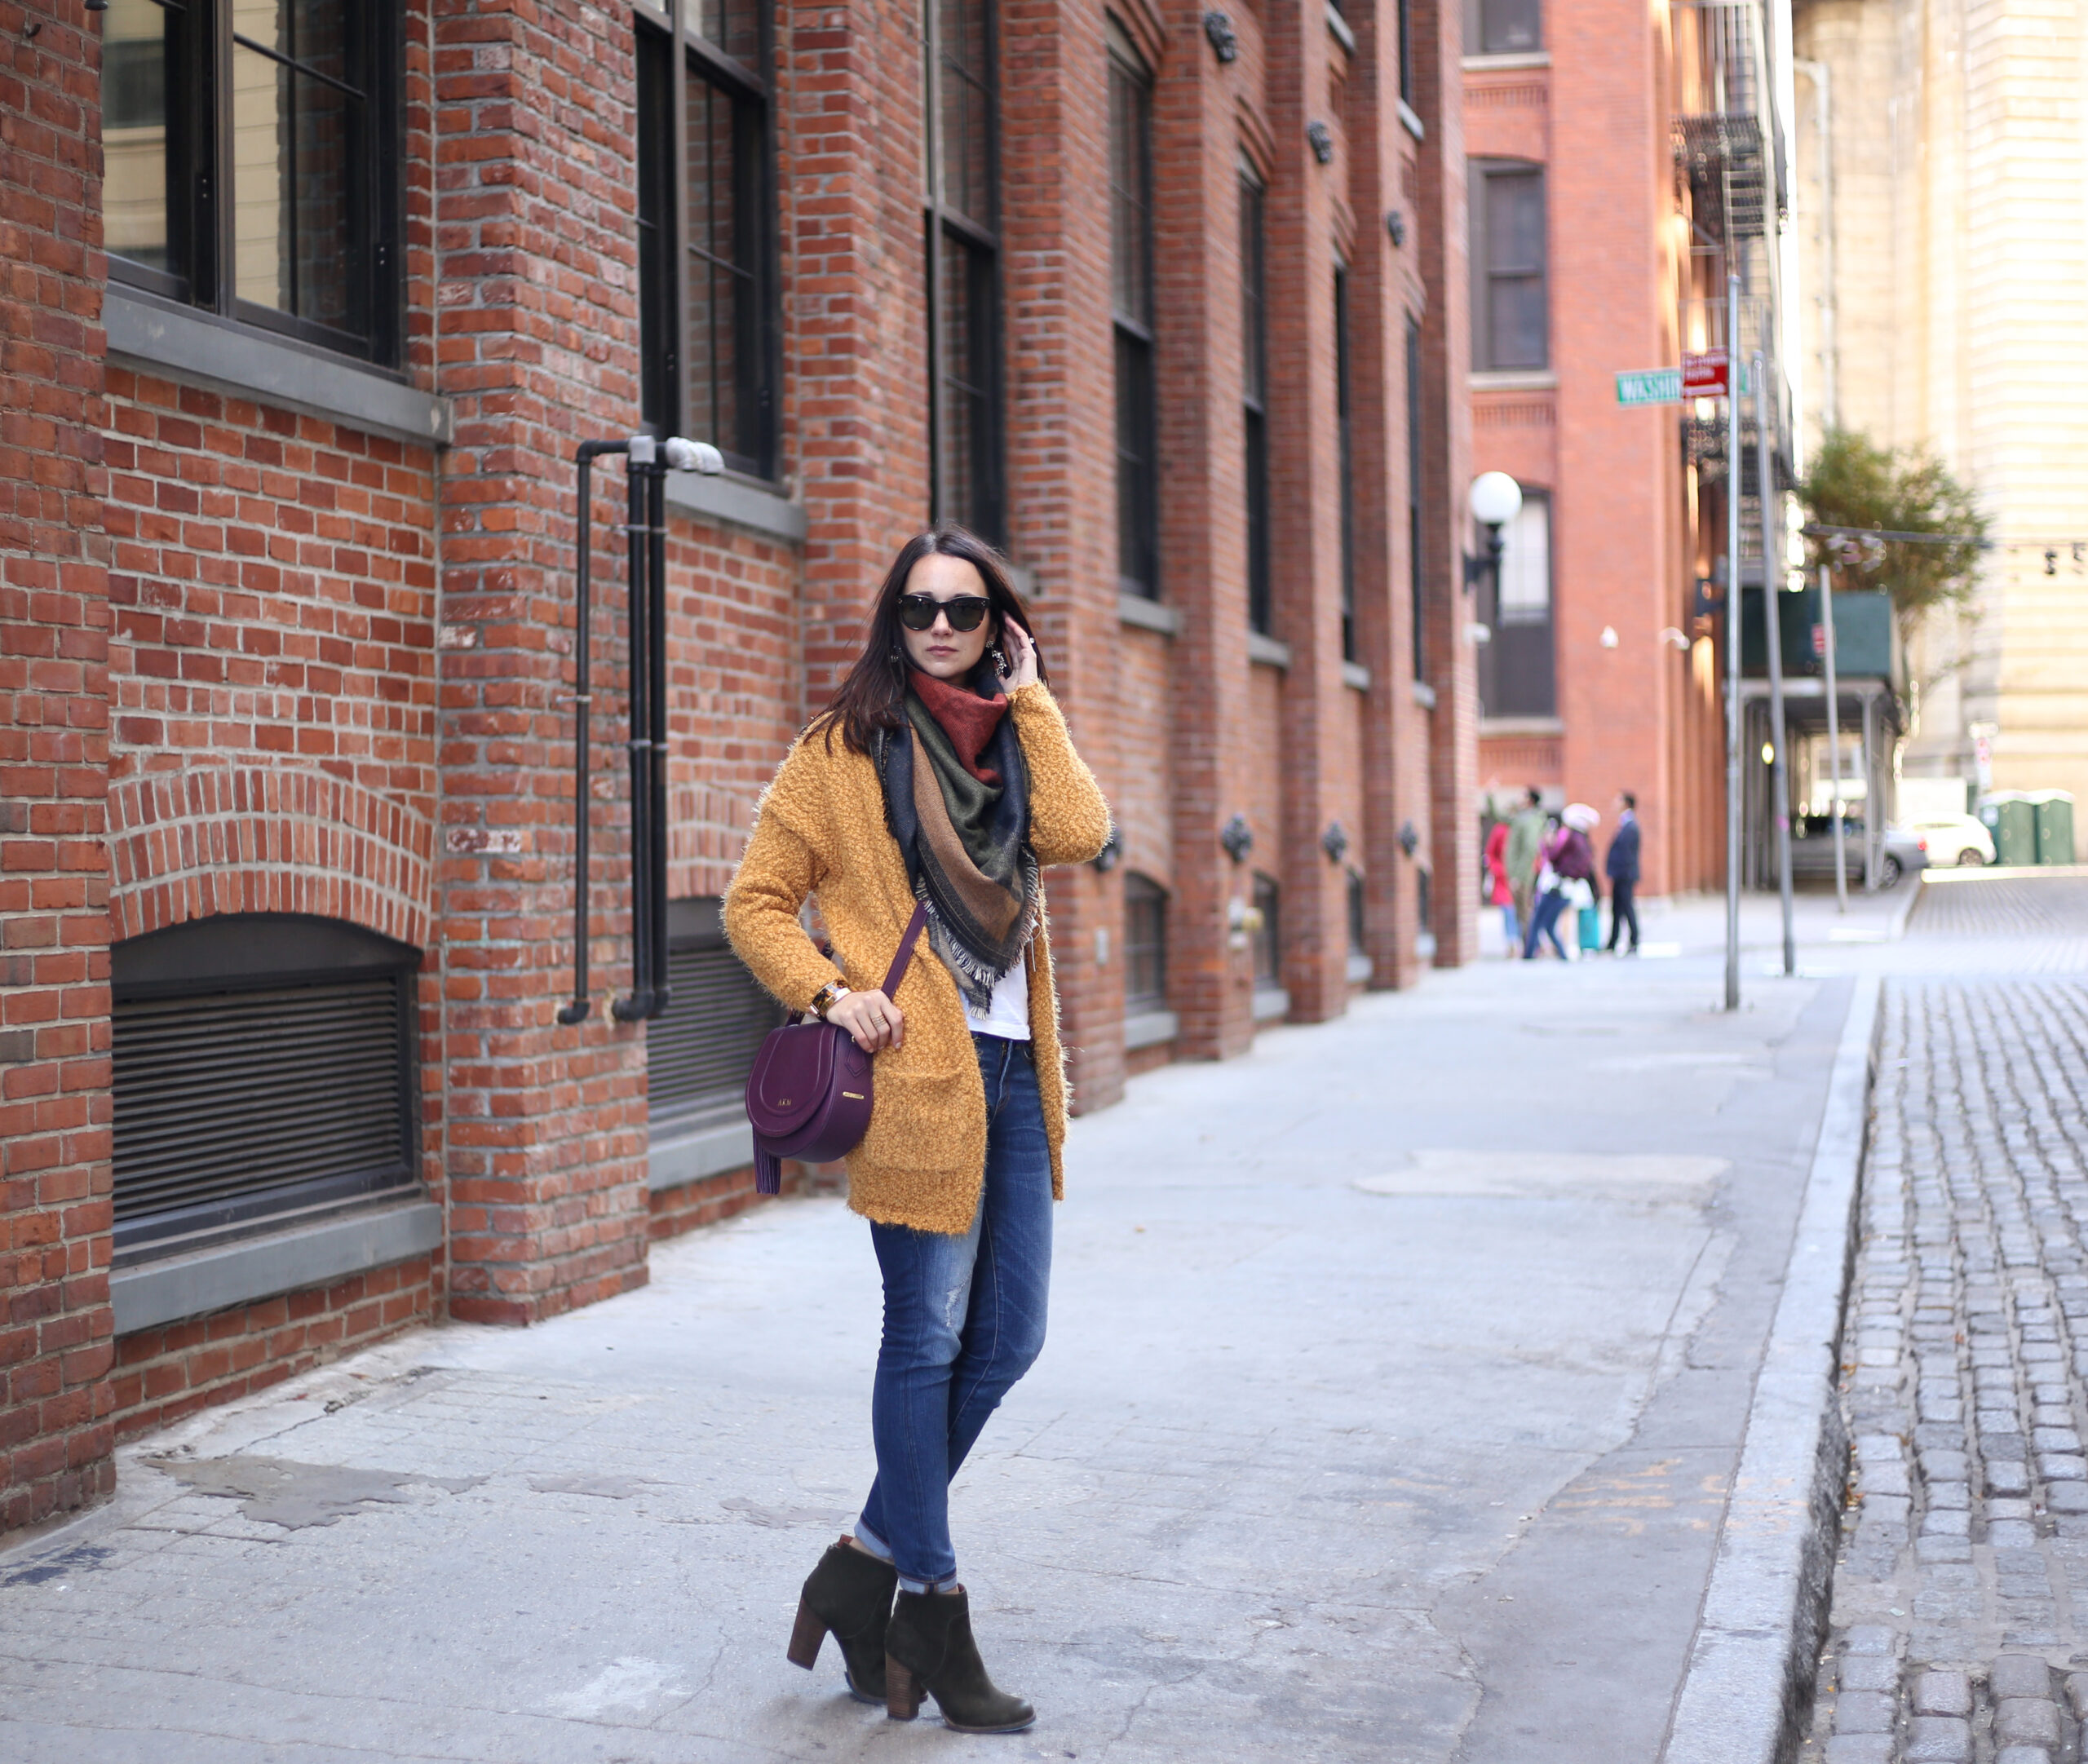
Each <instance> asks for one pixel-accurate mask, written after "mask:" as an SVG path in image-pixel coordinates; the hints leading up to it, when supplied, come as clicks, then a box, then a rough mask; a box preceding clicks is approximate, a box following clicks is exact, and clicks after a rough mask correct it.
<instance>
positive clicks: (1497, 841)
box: [1486, 820, 1523, 957]
mask: <svg viewBox="0 0 2088 1764" xmlns="http://www.w3.org/2000/svg"><path fill="white" fill-rule="evenodd" d="M1486 904H1488V905H1489V906H1492V907H1498V908H1500V909H1501V924H1502V930H1503V931H1506V934H1507V948H1508V954H1509V955H1510V957H1513V956H1514V955H1515V950H1516V948H1517V946H1518V945H1519V944H1521V942H1522V940H1523V930H1522V925H1521V922H1520V921H1519V920H1518V919H1517V918H1516V917H1515V891H1514V890H1513V889H1512V888H1511V887H1510V886H1508V824H1507V822H1506V821H1505V820H1497V821H1496V822H1494V824H1493V831H1492V832H1490V833H1488V834H1487V836H1486Z"/></svg>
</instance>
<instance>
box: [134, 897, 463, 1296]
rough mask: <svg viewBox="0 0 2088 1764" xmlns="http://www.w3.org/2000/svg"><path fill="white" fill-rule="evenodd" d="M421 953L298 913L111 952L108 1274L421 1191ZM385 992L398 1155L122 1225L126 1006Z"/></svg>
mask: <svg viewBox="0 0 2088 1764" xmlns="http://www.w3.org/2000/svg"><path fill="white" fill-rule="evenodd" d="M421 966H422V955H421V952H420V951H419V950H418V949H415V948H414V947H413V946H412V945H411V944H403V943H400V942H399V941H397V940H396V939H393V938H390V937H387V936H384V935H383V934H381V933H379V932H377V931H370V930H368V929H367V928H365V927H364V926H359V925H356V924H352V923H351V922H347V921H346V920H341V919H330V918H324V917H316V916H314V915H310V914H305V913H220V914H217V915H215V916H213V917H207V918H202V919H192V920H188V921H185V922H183V923H180V924H178V925H173V926H166V927H165V928H163V929H161V930H160V931H150V932H147V933H146V934H144V935H142V936H139V937H133V938H128V939H124V940H122V941H121V942H119V943H117V944H113V945H112V946H111V949H110V985H109V995H110V1019H111V1037H110V1043H111V1052H110V1066H111V1079H110V1092H111V1099H112V1110H113V1123H114V1125H113V1134H112V1139H113V1149H112V1156H111V1165H112V1177H113V1183H112V1187H113V1204H114V1210H115V1214H116V1220H115V1226H114V1247H115V1259H116V1262H117V1265H118V1266H119V1267H120V1266H126V1265H129V1264H131V1263H135V1262H144V1261H149V1260H152V1259H153V1258H156V1257H159V1256H166V1255H174V1254H179V1253H186V1252H187V1251H188V1250H190V1249H195V1248H197V1247H199V1246H200V1245H202V1244H205V1243H212V1242H218V1241H224V1240H232V1239H236V1238H239V1237H243V1236H251V1235H253V1234H254V1233H255V1232H259V1231H268V1230H270V1229H272V1228H276V1227H278V1226H279V1225H280V1223H281V1222H282V1221H283V1220H284V1219H285V1218H288V1217H293V1216H294V1217H296V1218H300V1219H303V1218H312V1217H313V1216H315V1215H321V1214H329V1213H333V1212H339V1211H347V1210H351V1209H354V1208H356V1207H358V1206H362V1205H369V1204H371V1203H372V1202H374V1201H378V1200H392V1199H396V1198H398V1197H400V1196H402V1195H405V1194H409V1193H415V1192H418V1191H421V1190H422V1182H421V1178H420V1167H419V1166H420V1153H421V1096H420V1084H419V1082H418V1073H419V1070H420V1063H421V1058H420V1024H419V1000H418V976H419V974H420V970H421ZM373 982H384V983H387V984H389V985H390V986H391V987H392V988H394V989H395V990H394V1006H393V1008H394V1010H395V1011H396V1018H395V1022H396V1027H397V1036H398V1039H397V1044H396V1050H395V1053H394V1055H393V1059H392V1067H393V1075H394V1079H395V1081H396V1108H397V1111H398V1112H397V1116H396V1126H397V1130H398V1148H399V1156H397V1157H396V1159H394V1160H390V1161H383V1162H380V1163H376V1164H373V1165H369V1167H367V1168H365V1169H358V1170H352V1171H347V1172H337V1173H334V1174H329V1175H325V1176H321V1177H315V1178H305V1179H299V1180H293V1181H290V1182H278V1183H261V1184H255V1185H254V1186H252V1187H245V1188H241V1189H238V1190H237V1191H233V1192H232V1193H230V1194H228V1195H224V1196H221V1197H219V1198H217V1199H215V1200H196V1201H192V1202H190V1203H189V1204H188V1205H179V1206H172V1207H161V1208H158V1209H153V1208H149V1207H148V1209H146V1210H144V1211H142V1212H136V1213H130V1214H129V1216H128V1217H126V1212H128V1209H127V1208H126V1196H125V1170H124V1164H125V1160H126V1147H125V1145H124V1139H125V1130H126V1123H125V1118H124V1117H125V1114H126V1094H125V1093H126V1088H127V1085H126V1078H127V1077H128V1074H127V1073H126V1058H125V1049H124V1042H125V1039H126V1034H125V1030H126V1022H128V1021H131V1020H135V1019H134V1016H133V1013H134V1010H135V1009H136V1007H141V1006H142V1007H144V1008H145V1009H146V1010H151V1009H152V1007H154V1006H169V1005H179V1004H182V1003H184V1002H188V1001H194V1002H196V1003H197V1004H198V1005H203V1004H206V1003H207V1004H210V1005H214V1006H215V1005H218V1004H221V1003H222V1002H223V1001H225V1000H227V999H231V998H237V997H239V996H241V995H242V994H248V995H281V994H283V993H291V992H295V991H299V990H307V989H319V988H338V987H342V986H348V985H357V984H369V983H373Z"/></svg>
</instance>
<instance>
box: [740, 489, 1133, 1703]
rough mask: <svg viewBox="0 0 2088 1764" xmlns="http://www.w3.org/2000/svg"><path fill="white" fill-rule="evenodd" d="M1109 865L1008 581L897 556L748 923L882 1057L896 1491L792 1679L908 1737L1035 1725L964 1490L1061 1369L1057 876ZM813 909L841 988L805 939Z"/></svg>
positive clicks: (781, 787) (792, 985)
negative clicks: (995, 1424)
mask: <svg viewBox="0 0 2088 1764" xmlns="http://www.w3.org/2000/svg"><path fill="white" fill-rule="evenodd" d="M1108 837H1109V809H1108V804H1107V803H1106V802H1104V801H1103V799H1102V793H1101V791H1100V790H1099V789H1098V788H1097V787H1096V785H1095V779H1094V776H1093V775H1092V774H1090V772H1089V771H1088V769H1087V767H1086V765H1085V764H1084V763H1082V760H1081V758H1080V755H1079V754H1077V753H1075V752H1074V751H1073V742H1072V740H1071V738H1070V737H1069V736H1068V734H1067V732H1066V725H1065V722H1064V718H1062V717H1061V716H1060V715H1059V707H1058V705H1056V704H1055V702H1054V701H1053V700H1052V697H1051V692H1050V691H1049V690H1048V689H1047V688H1046V686H1045V684H1044V670H1043V668H1042V665H1041V664H1040V663H1039V661H1038V660H1037V646H1036V644H1035V643H1034V642H1033V640H1032V639H1031V636H1030V630H1029V614H1028V612H1026V611H1025V610H1024V607H1023V604H1022V602H1021V600H1020V599H1019V598H1018V597H1017V596H1016V595H1015V590H1013V589H1012V588H1011V586H1009V584H1008V579H1007V575H1006V571H1005V569H1004V568H1002V563H1001V560H1000V559H999V557H998V555H996V554H995V553H994V551H993V549H992V547H990V546H988V545H986V544H985V543H984V542H982V541H981V540H980V539H977V538H975V537H973V536H972V535H971V533H967V532H965V531H964V530H963V529H962V528H956V527H949V526H944V527H938V528H934V529H933V530H931V531H930V532H927V533H918V534H916V535H915V536H914V537H913V538H912V539H909V541H908V542H906V544H905V546H903V547H902V548H901V549H900V553H899V555H898V557H897V559H896V560H895V561H894V562H893V564H892V566H891V572H890V573H889V574H888V575H887V577H885V581H884V586H883V587H882V588H881V589H879V590H878V597H877V601H876V604H875V605H874V608H872V611H871V614H870V624H869V639H868V641H867V643H865V647H864V649H863V653H862V654H861V656H860V657H858V658H857V660H856V664H855V665H854V667H853V668H852V669H851V670H850V671H849V674H848V677H847V679H845V680H844V681H843V683H842V684H841V688H840V690H839V691H838V692H837V693H835V695H834V701H833V702H832V704H831V705H829V707H828V708H827V710H826V711H825V714H822V715H821V717H820V718H818V719H817V720H816V721H815V722H814V723H813V724H812V727H810V728H809V729H807V731H806V732H805V733H804V734H803V736H800V737H799V738H798V742H797V744H796V745H795V746H794V747H793V748H792V749H791V750H790V754H789V756H788V757H787V758H785V760H784V762H783V766H782V769H781V771H778V772H777V773H776V780H775V782H774V783H773V784H772V785H770V786H769V789H768V792H767V794H765V795H764V796H763V798H762V802H761V809H760V813H759V816H758V817H757V819H756V821H755V824H754V835H753V838H751V840H750V842H748V846H747V851H746V855H745V858H744V859H743V860H741V864H740V869H739V873H737V875H736V876H735V877H734V878H733V879H732V888H731V891H729V892H728V894H727V895H726V897H725V928H726V931H727V934H728V935H729V936H730V937H731V939H732V947H733V948H735V949H737V951H738V952H739V953H740V956H741V959H742V960H743V961H744V962H745V963H746V965H747V966H748V967H749V968H750V969H751V970H753V972H754V975H755V977H756V978H757V979H759V980H760V981H761V983H762V984H763V985H764V986H766V987H767V988H768V990H769V991H770V992H772V993H774V994H775V995H776V997H777V998H779V999H781V1001H782V1002H783V1003H784V1004H785V1006H787V1007H788V1008H789V1009H790V1010H793V1011H802V1010H813V1011H816V1012H817V1013H818V1014H819V1015H821V1016H823V1017H825V1019H826V1020H827V1021H828V1022H829V1023H839V1024H840V1025H841V1026H842V1027H843V1028H845V1029H847V1032H849V1033H850V1034H851V1035H852V1036H853V1037H855V1039H856V1044H857V1045H858V1046H860V1047H862V1048H864V1049H865V1050H868V1051H869V1052H871V1053H873V1054H882V1056H883V1057H881V1058H880V1059H878V1062H877V1066H876V1075H877V1078H876V1091H875V1101H874V1103H873V1105H872V1106H873V1110H874V1112H873V1114H872V1116H871V1119H870V1125H869V1131H868V1132H867V1133H866V1134H865V1135H864V1138H863V1142H862V1143H861V1145H860V1146H859V1147H857V1148H856V1151H855V1152H852V1154H850V1156H849V1159H848V1189H849V1192H848V1204H849V1205H850V1206H851V1207H852V1208H853V1209H855V1210H856V1212H858V1213H860V1214H864V1215H865V1217H866V1218H869V1221H870V1238H871V1242H872V1244H873V1245H874V1248H875V1249H876V1252H877V1258H878V1267H879V1269H880V1270H881V1271H882V1272H883V1278H884V1335H883V1342H882V1344H881V1345H880V1346H879V1348H878V1367H877V1378H876V1382H875V1385H874V1388H873V1390H872V1394H871V1399H870V1425H871V1432H872V1435H873V1436H874V1441H875V1443H876V1448H877V1462H878V1473H877V1479H876V1480H875V1482H874V1483H872V1485H871V1488H870V1492H869V1499H868V1500H867V1501H865V1503H864V1505H863V1512H862V1517H861V1519H860V1520H859V1521H858V1522H857V1523H856V1530H855V1532H854V1535H853V1536H844V1537H843V1538H842V1539H841V1541H839V1542H838V1543H837V1544H835V1545H834V1546H833V1547H832V1548H831V1549H829V1550H828V1551H827V1552H826V1554H825V1556H824V1557H822V1558H821V1561H820V1563H819V1565H818V1566H817V1567H816V1568H814V1569H813V1571H812V1576H811V1578H810V1579H808V1580H807V1581H806V1582H805V1585H804V1591H803V1597H802V1598H801V1599H800V1602H799V1604H798V1622H797V1628H796V1629H795V1631H794V1634H793V1635H792V1637H791V1642H790V1658H791V1659H792V1660H794V1661H796V1663H797V1664H798V1665H801V1666H806V1667H809V1666H811V1665H812V1663H813V1661H814V1660H816V1658H817V1656H818V1653H819V1649H820V1645H821V1642H823V1641H824V1640H825V1637H826V1636H827V1635H829V1634H831V1635H833V1636H834V1638H835V1640H836V1641H838V1642H839V1643H840V1647H841V1653H842V1658H843V1665H844V1667H845V1669H846V1670H847V1679H848V1687H849V1689H850V1690H851V1691H853V1692H854V1693H855V1694H856V1695H857V1696H858V1697H860V1698H861V1699H863V1700H865V1701H870V1702H883V1703H884V1704H886V1707H887V1710H888V1711H889V1713H891V1714H892V1715H894V1716H897V1717H899V1718H902V1719H910V1718H912V1717H913V1715H914V1714H915V1713H918V1709H919V1706H920V1693H921V1691H922V1688H923V1687H925V1688H926V1689H927V1691H928V1693H929V1694H930V1695H932V1696H933V1697H934V1698H935V1700H936V1706H937V1707H938V1708H939V1709H940V1710H941V1711H942V1715H943V1719H944V1721H945V1722H948V1723H949V1725H950V1726H953V1727H955V1728H958V1729H959V1730H960V1731H964V1732H969V1733H1004V1732H1013V1731H1016V1730H1018V1729H1020V1728H1023V1727H1026V1726H1029V1724H1030V1722H1032V1721H1033V1720H1034V1719H1035V1715H1034V1712H1033V1710H1032V1709H1031V1708H1030V1706H1029V1704H1028V1703H1026V1702H1024V1700H1022V1699H1021V1698H1020V1697H1016V1696H1011V1695H1007V1694H1006V1693H1005V1692H1003V1691H1000V1690H998V1689H997V1688H996V1687H994V1685H993V1682H992V1680H991V1679H990V1678H989V1677H988V1676H987V1673H986V1669H985V1666H984V1664H983V1663H982V1662H981V1660H980V1657H979V1650H978V1647H977V1644H976V1643H975V1642H974V1640H973V1638H972V1634H971V1613H970V1609H969V1607H968V1605H967V1601H966V1598H965V1593H964V1588H963V1587H962V1585H960V1584H959V1583H958V1579H957V1558H956V1555H955V1554H954V1552H953V1549H952V1546H951V1543H950V1536H949V1480H950V1478H951V1477H952V1476H953V1475H954V1474H956V1472H957V1469H958V1466H959V1465H960V1464H962V1462H963V1461H964V1457H965V1454H966V1453H967V1452H969V1451H970V1450H971V1446H972V1443H973V1442H974V1441H975V1440H976V1439H977V1438H978V1437H979V1432H980V1428H982V1427H983V1426H984V1425H985V1421H986V1417H988V1416H989V1415H990V1414H991V1413H993V1410H994V1408H996V1407H997V1406H998V1404H999V1403H1000V1400H1001V1399H1002V1396H1004V1395H1006V1393H1007V1390H1009V1388H1010V1386H1012V1385H1013V1384H1014V1383H1015V1380H1016V1379H1018V1378H1020V1377H1021V1376H1022V1374H1023V1373H1024V1372H1026V1371H1027V1370H1028V1369H1029V1365H1030V1363H1031V1362H1032V1361H1033V1360H1034V1359H1036V1357H1037V1351H1038V1350H1039V1349H1040V1348H1041V1347H1042V1346H1043V1341H1044V1314H1045V1294H1046V1286H1047V1284H1048V1281H1049V1278H1050V1274H1051V1203H1052V1202H1053V1201H1054V1200H1056V1199H1058V1198H1059V1194H1060V1192H1061V1186H1062V1184H1061V1177H1060V1167H1059V1145H1060V1143H1061V1141H1062V1140H1063V1139H1064V1136H1065V1121H1066V1081H1065V1077H1064V1072H1063V1071H1062V1068H1061V1066H1060V1058H1059V1032H1058V1024H1059V1008H1058V997H1057V994H1056V993H1055V991H1054V989H1053V985H1052V978H1051V944H1050V941H1049V939H1047V938H1046V935H1045V931H1044V918H1043V900H1042V891H1041V890H1040V888H1039V886H1038V881H1037V872H1038V869H1039V868H1040V867H1041V866H1044V865H1048V864H1080V863H1085V862H1086V860H1089V859H1090V858H1091V857H1093V856H1095V854H1096V853H1097V852H1099V851H1101V849H1102V847H1103V846H1104V844H1105V843H1106V842H1107V841H1108ZM808 895H817V897H818V904H819V911H820V917H821V920H822V921H823V922H824V924H825V929H826V931H827V933H828V935H829V937H830V938H831V939H832V948H833V959H832V960H831V961H829V960H828V958H827V957H825V956H823V955H822V954H821V953H820V950H819V948H818V947H817V946H816V945H815V944H813V942H812V939H811V938H810V937H808V936H807V935H806V933H805V931H804V929H803V924H802V922H801V921H800V919H799V917H798V913H799V909H801V908H802V907H803V904H804V902H805V900H806V898H807V896H808ZM917 902H918V903H920V904H922V905H923V906H924V907H925V908H926V911H927V935H925V936H924V937H923V938H922V941H921V944H920V945H919V947H918V949H917V952H916V954H915V957H914V959H913V962H911V964H910V965H909V966H908V968H907V970H906V972H905V977H904V978H903V979H901V980H900V983H899V986H898V993H897V996H896V997H891V998H887V997H885V995H884V993H883V992H882V991H879V990H877V989H876V988H878V986H879V985H880V984H881V982H882V980H883V975H884V973H885V970H886V968H887V966H888V965H889V964H890V962H891V959H892V957H893V955H894V953H895V952H896V950H897V948H898V946H899V943H900V938H901V936H902V935H904V933H905V927H906V925H907V922H908V921H909V918H910V917H912V915H913V911H914V908H915V904H916V903H917ZM837 967H838V970H839V971H838V973H837V972H836V969H837ZM895 1589H896V1593H897V1602H896V1605H895V1603H894V1596H893V1595H894V1592H895Z"/></svg>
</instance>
